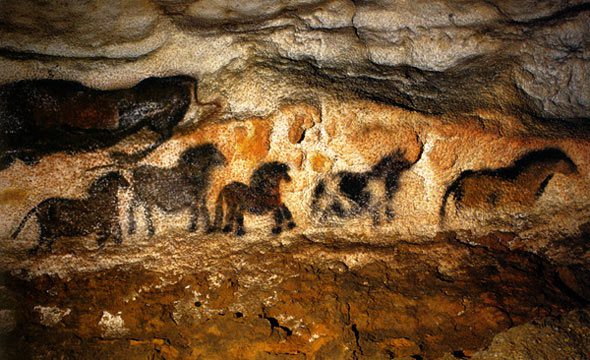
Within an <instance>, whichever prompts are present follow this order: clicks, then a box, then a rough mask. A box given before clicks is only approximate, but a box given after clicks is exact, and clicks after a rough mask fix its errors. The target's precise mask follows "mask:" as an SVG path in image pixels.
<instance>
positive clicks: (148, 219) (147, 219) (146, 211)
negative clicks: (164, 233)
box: [143, 205, 156, 237]
mask: <svg viewBox="0 0 590 360" xmlns="http://www.w3.org/2000/svg"><path fill="white" fill-rule="evenodd" d="M143 212H144V214H145V222H146V224H147V231H148V236H149V237H152V236H154V234H155V233H156V229H155V228H154V223H153V221H152V208H151V207H150V206H149V205H146V206H144V207H143Z"/></svg>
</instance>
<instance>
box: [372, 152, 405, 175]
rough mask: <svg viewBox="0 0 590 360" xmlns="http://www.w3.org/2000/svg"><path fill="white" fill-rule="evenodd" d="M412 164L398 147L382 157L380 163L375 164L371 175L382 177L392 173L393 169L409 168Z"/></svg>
mask: <svg viewBox="0 0 590 360" xmlns="http://www.w3.org/2000/svg"><path fill="white" fill-rule="evenodd" d="M411 165H412V164H411V163H410V162H409V161H408V160H407V159H406V158H405V157H404V155H403V153H402V151H401V150H400V149H397V150H395V151H393V152H391V153H389V154H388V155H386V156H384V157H382V158H381V160H379V162H378V163H376V164H375V165H373V167H372V168H371V171H370V172H369V175H370V176H373V177H381V176H385V175H387V174H388V173H391V172H392V171H401V170H404V169H407V168H409V167H410V166H411Z"/></svg>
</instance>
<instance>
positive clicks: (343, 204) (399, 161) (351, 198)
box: [311, 150, 420, 224]
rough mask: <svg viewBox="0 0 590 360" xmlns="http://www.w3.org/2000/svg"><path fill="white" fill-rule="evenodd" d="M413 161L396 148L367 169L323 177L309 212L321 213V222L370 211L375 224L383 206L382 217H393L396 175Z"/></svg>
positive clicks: (409, 166)
mask: <svg viewBox="0 0 590 360" xmlns="http://www.w3.org/2000/svg"><path fill="white" fill-rule="evenodd" d="M419 158H420V156H418V159H419ZM416 161H417V160H416ZM414 163H415V162H414ZM414 163H412V162H410V161H408V160H407V159H406V158H405V157H404V156H403V154H402V152H401V151H399V150H396V151H394V152H392V153H390V154H388V155H386V156H384V157H383V158H382V159H381V160H380V161H379V162H378V163H377V164H375V165H374V166H373V167H372V168H371V170H369V171H366V172H350V171H341V172H338V173H336V174H334V175H332V176H331V177H329V178H326V179H322V180H320V181H319V182H318V184H317V185H316V187H315V189H314V192H313V196H312V204H311V207H312V211H313V213H314V214H317V213H318V212H320V213H321V215H320V218H319V219H320V221H322V222H325V221H326V220H327V219H328V217H329V216H332V215H333V216H337V217H339V218H345V217H351V216H359V215H361V214H363V213H366V212H369V213H370V214H371V216H372V218H373V222H374V223H375V224H378V223H379V222H380V221H381V214H382V212H383V210H382V209H383V208H385V211H384V213H385V216H386V217H387V218H388V219H389V220H391V219H393V218H394V216H395V214H394V212H393V208H392V204H391V202H392V200H393V197H394V195H395V193H396V192H397V191H398V188H399V178H400V176H401V174H402V173H403V172H404V171H406V170H408V169H410V168H411V167H412V165H414Z"/></svg>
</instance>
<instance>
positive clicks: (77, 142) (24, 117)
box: [0, 76, 197, 170]
mask: <svg viewBox="0 0 590 360" xmlns="http://www.w3.org/2000/svg"><path fill="white" fill-rule="evenodd" d="M196 85H197V81H196V80H195V79H193V78H191V77H188V76H174V77H165V78H147V79H145V80H143V81H141V82H140V83H138V84H137V85H135V86H134V87H132V88H129V89H118V90H110V91H105V90H96V89H91V88H88V87H86V86H84V85H82V84H80V83H77V82H72V81H65V80H48V79H45V80H24V81H19V82H15V83H9V84H5V85H1V86H0V170H3V169H5V168H7V167H9V166H10V165H11V164H12V163H13V162H14V161H15V160H17V159H19V160H21V161H23V162H25V163H26V164H29V165H31V164H34V163H36V162H37V161H38V160H39V159H40V158H41V157H42V156H44V155H47V154H52V153H55V152H60V151H66V152H70V153H76V152H84V151H92V150H96V149H100V148H106V147H109V146H112V145H115V144H117V143H118V142H119V141H121V140H122V139H124V138H125V137H127V136H129V135H131V134H134V133H136V132H138V131H139V130H141V129H143V128H146V129H149V130H150V131H152V132H154V133H156V134H157V135H158V139H157V140H155V142H154V143H153V144H150V145H149V146H148V147H147V148H146V149H144V150H142V151H140V152H138V153H136V154H123V153H113V154H111V155H112V156H113V157H115V158H118V159H119V160H126V161H128V162H132V161H137V160H139V159H141V158H142V157H144V156H146V155H147V154H149V153H150V152H151V151H152V150H154V149H155V148H157V147H158V146H159V145H160V144H162V143H163V142H164V141H166V140H167V139H169V138H170V137H171V136H172V133H173V130H174V128H175V126H176V125H177V124H178V123H179V122H180V121H181V120H182V119H183V117H184V115H185V114H186V112H187V110H188V109H189V106H190V104H191V101H192V99H193V98H194V97H195V96H196Z"/></svg>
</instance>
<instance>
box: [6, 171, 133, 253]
mask: <svg viewBox="0 0 590 360" xmlns="http://www.w3.org/2000/svg"><path fill="white" fill-rule="evenodd" d="M127 187H129V182H128V181H127V180H126V179H125V178H124V177H123V176H122V175H121V174H120V173H118V172H114V171H113V172H109V173H107V174H106V175H103V176H101V177H100V178H98V179H97V180H95V181H94V182H93V183H92V185H90V187H89V188H88V195H87V196H86V197H85V198H83V199H65V198H49V199H46V200H43V201H42V202H40V203H39V204H38V205H37V206H35V207H34V208H33V209H31V210H30V211H29V212H28V213H27V214H26V215H25V217H24V218H23V220H22V221H21V223H20V224H19V225H18V228H17V229H16V230H15V231H14V233H13V234H12V238H13V239H16V237H17V236H18V234H19V233H20V231H21V230H22V228H23V226H24V225H25V223H26V222H27V220H28V219H29V218H30V217H31V216H32V215H35V216H36V217H37V222H38V223H39V245H38V246H36V247H35V248H34V249H32V250H31V253H36V252H37V251H38V250H39V249H40V248H41V246H42V245H46V246H47V249H48V250H49V251H51V246H52V245H53V243H54V242H55V240H56V239H57V238H59V237H62V236H67V237H71V236H81V235H88V234H92V233H96V234H98V239H97V243H98V246H99V247H103V246H104V244H105V242H106V240H107V239H108V238H109V237H112V238H113V240H114V242H115V243H116V244H120V243H121V241H122V238H121V227H120V225H119V221H118V218H117V214H118V211H117V207H118V201H117V192H118V191H119V189H120V188H123V189H124V188H127Z"/></svg>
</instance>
